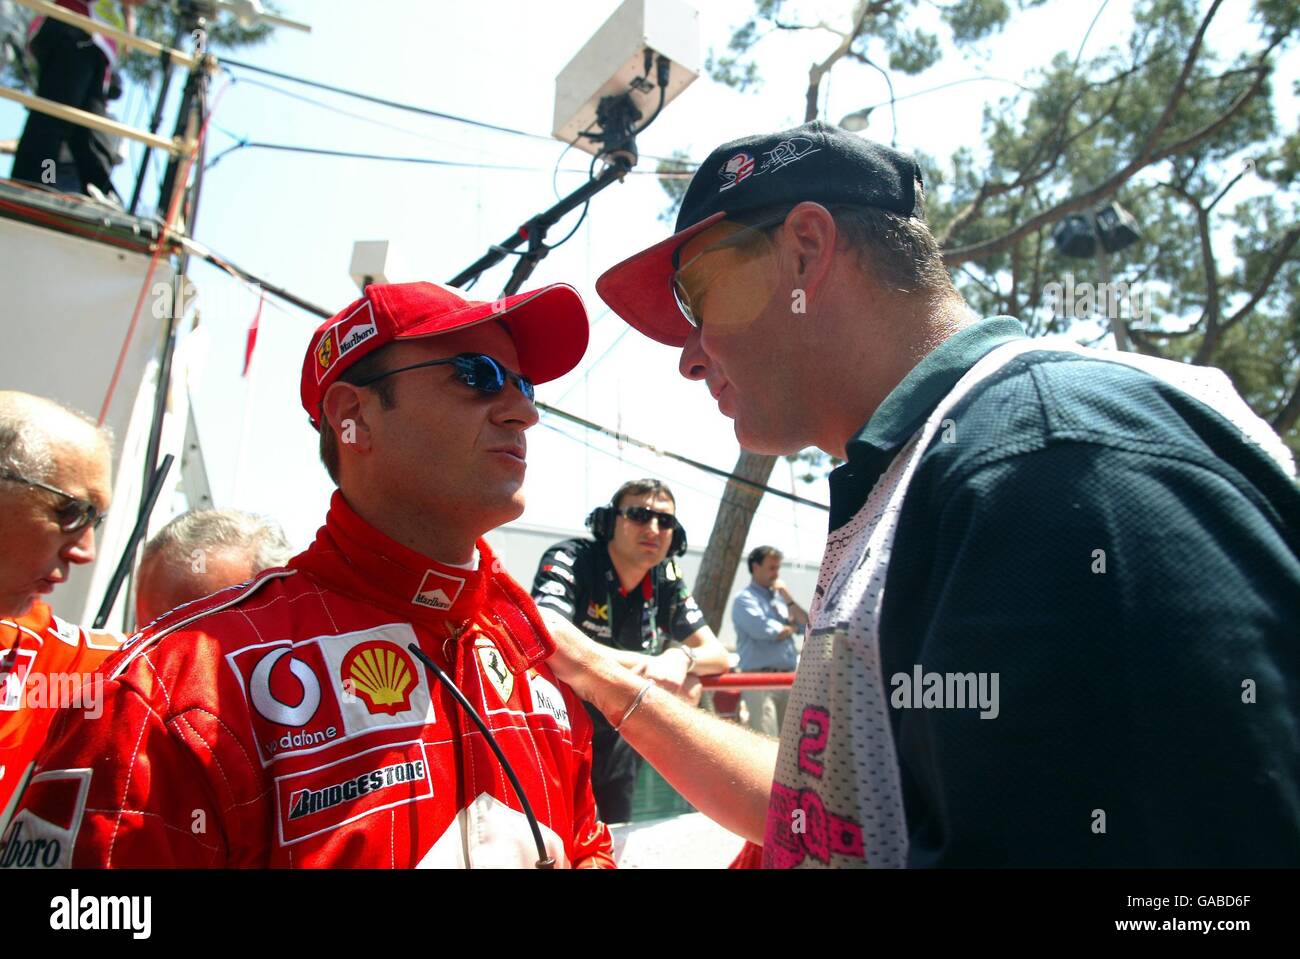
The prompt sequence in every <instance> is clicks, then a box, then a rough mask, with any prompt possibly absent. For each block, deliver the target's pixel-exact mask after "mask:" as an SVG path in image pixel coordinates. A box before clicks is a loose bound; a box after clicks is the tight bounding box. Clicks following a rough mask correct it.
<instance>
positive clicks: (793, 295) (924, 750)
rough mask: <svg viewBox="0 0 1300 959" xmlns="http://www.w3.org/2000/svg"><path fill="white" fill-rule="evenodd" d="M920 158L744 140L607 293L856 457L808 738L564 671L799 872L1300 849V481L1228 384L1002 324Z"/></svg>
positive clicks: (810, 648) (706, 375)
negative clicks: (932, 199) (940, 238)
mask: <svg viewBox="0 0 1300 959" xmlns="http://www.w3.org/2000/svg"><path fill="white" fill-rule="evenodd" d="M922 201H923V192H922V188H921V173H920V169H919V167H918V166H917V163H916V161H915V160H913V159H912V158H911V157H909V156H906V155H904V154H901V153H899V152H897V151H895V150H891V149H889V148H888V147H884V146H880V145H878V144H874V143H871V142H869V141H867V140H864V139H861V138H859V137H857V136H854V135H853V134H850V133H848V132H846V131H844V130H840V129H837V128H835V127H830V126H827V125H825V124H821V123H810V124H806V125H804V126H802V127H798V128H796V129H793V130H787V131H784V132H782V133H776V134H770V135H768V134H765V135H759V136H753V137H746V138H744V139H743V140H738V141H734V142H731V143H726V144H723V145H722V146H720V147H719V148H718V149H717V150H715V151H714V152H713V153H712V154H711V155H710V156H709V157H708V158H707V159H706V160H705V161H704V162H703V163H702V164H701V165H700V169H699V171H698V172H697V173H696V175H695V177H694V178H693V179H692V181H691V184H690V186H689V187H688V189H687V191H686V194H685V197H684V199H683V203H682V209H681V214H680V216H679V218H678V223H677V227H678V230H677V233H676V234H675V235H673V236H672V237H670V238H668V239H666V240H664V241H662V242H660V243H658V244H656V245H654V246H652V247H651V248H649V249H647V250H645V251H643V252H642V253H640V254H637V255H636V256H634V257H632V258H631V259H629V260H626V261H624V262H623V263H620V264H618V265H617V266H615V267H614V268H612V269H611V270H609V271H608V272H607V273H606V274H605V275H604V276H603V277H601V279H600V280H599V281H598V283H597V291H598V292H599V293H600V295H601V296H602V297H603V298H604V299H605V301H606V302H607V303H608V304H609V305H610V306H611V307H612V308H613V309H614V310H615V311H616V312H617V313H618V314H619V315H620V316H622V317H623V318H624V319H625V320H626V321H627V322H628V323H630V324H631V325H632V326H634V327H636V328H637V329H638V330H640V331H641V332H642V333H644V334H646V335H647V336H650V337H651V338H653V339H656V340H658V341H660V342H662V343H666V344H669V345H671V346H674V347H678V348H680V349H681V358H680V361H679V369H680V371H681V373H682V375H683V376H685V377H686V378H688V379H692V380H698V381H702V382H703V383H705V384H706V385H707V386H708V389H709V391H710V393H711V394H712V396H713V397H714V399H715V400H716V402H717V405H718V409H719V410H720V411H721V412H722V413H723V414H724V415H726V416H728V417H730V418H732V419H733V420H734V424H735V425H734V429H735V433H736V436H737V438H738V439H739V441H740V443H741V445H742V446H743V447H745V448H747V449H750V450H753V451H755V452H759V453H769V454H786V453H794V452H796V451H798V450H800V449H802V448H804V447H807V446H817V447H819V448H821V449H822V450H824V451H825V452H827V453H829V454H831V455H834V456H837V457H840V458H842V459H844V460H846V462H845V464H844V465H843V466H841V467H840V468H838V469H837V470H836V471H835V472H834V473H832V475H831V477H830V532H829V536H828V539H827V544H826V553H825V557H824V560H823V563H822V569H821V573H820V576H819V580H818V584H817V588H816V591H815V597H814V602H813V608H812V609H811V610H810V613H809V619H810V629H809V633H808V636H807V639H806V642H805V645H804V649H803V655H802V658H801V661H800V664H799V670H798V675H797V679H796V681H795V684H794V688H793V689H792V691H791V699H790V704H789V710H788V712H787V713H786V721H785V724H784V726H783V729H782V734H781V738H780V741H779V744H778V743H777V742H776V741H773V740H770V739H763V738H759V737H757V736H753V735H751V734H749V733H748V732H747V731H745V730H741V729H738V728H736V727H734V726H728V725H726V724H722V723H718V722H713V721H711V717H708V716H704V715H699V714H698V713H696V712H694V711H691V710H686V709H683V708H682V707H681V705H680V704H679V703H677V702H676V701H675V700H674V699H673V698H672V697H671V696H666V695H663V694H662V693H661V692H660V691H659V690H657V689H654V688H653V687H650V686H648V685H647V684H646V683H645V681H644V680H643V679H641V678H640V677H636V676H634V675H632V674H631V673H629V672H627V671H620V670H619V669H618V668H617V667H616V666H613V665H611V664H609V663H608V662H607V661H606V660H604V659H603V658H600V657H596V656H591V655H589V653H588V652H587V649H586V647H585V645H584V644H583V642H582V641H581V639H580V638H578V637H566V638H565V640H564V643H563V644H562V654H563V655H557V656H556V657H553V659H552V663H553V664H554V665H555V668H556V670H557V672H559V673H560V674H561V675H562V676H563V677H566V678H569V679H570V681H571V682H573V683H574V685H575V687H576V688H578V689H579V691H580V692H581V693H582V694H583V695H584V696H585V697H586V698H588V699H589V700H591V701H592V702H594V703H595V704H596V706H597V707H598V708H599V709H600V711H601V712H602V713H603V714H604V715H605V716H607V717H613V718H615V719H619V718H621V722H622V727H621V728H622V732H623V735H624V737H625V738H626V739H627V740H628V741H629V742H630V743H631V744H632V745H633V746H634V747H635V748H636V749H637V750H638V751H639V752H640V753H641V754H642V755H643V756H644V757H645V758H646V759H647V760H648V761H650V762H651V763H653V764H654V765H655V766H656V767H657V768H658V769H659V771H660V772H661V773H663V774H664V775H665V776H666V777H667V779H668V780H669V781H670V782H671V783H673V784H674V785H675V786H677V787H678V789H679V790H681V792H682V793H683V795H685V796H686V798H687V799H688V800H690V801H691V802H693V803H694V804H695V805H696V806H697V808H699V809H700V810H702V811H704V812H706V813H708V814H709V815H711V816H713V817H714V818H715V819H717V820H718V821H719V822H722V823H723V824H724V825H728V826H729V827H730V828H732V829H733V830H734V831H736V832H738V833H741V834H743V835H744V836H746V837H747V838H749V839H750V840H752V841H754V842H756V843H757V842H761V843H762V845H763V850H762V857H763V862H764V864H765V865H768V866H772V867H784V868H792V867H796V866H802V867H861V866H871V867H882V866H883V867H902V866H967V867H969V866H984V867H988V866H1062V865H1070V866H1112V867H1113V866H1124V867H1135V866H1145V867H1171V866H1219V867H1223V866H1283V865H1294V864H1295V863H1296V862H1297V861H1300V800H1297V797H1298V796H1300V766H1297V763H1296V756H1297V755H1300V734H1298V730H1300V698H1298V697H1297V689H1298V688H1300V686H1298V685H1297V682H1296V677H1297V676H1300V644H1297V643H1296V624H1297V623H1298V622H1300V492H1297V488H1296V485H1295V481H1294V475H1295V469H1294V465H1293V462H1292V457H1291V454H1290V453H1289V451H1288V450H1287V449H1286V447H1285V446H1284V445H1283V444H1282V443H1281V441H1280V440H1279V438H1278V437H1277V435H1276V434H1275V433H1273V432H1272V431H1271V430H1270V428H1269V427H1268V425H1267V424H1266V423H1264V422H1263V421H1262V420H1261V419H1260V418H1259V417H1258V416H1256V415H1255V414H1253V413H1252V412H1251V411H1250V409H1249V408H1248V407H1247V406H1246V404H1245V402H1244V401H1243V400H1242V399H1241V398H1240V397H1239V396H1238V395H1237V394H1236V392H1235V391H1234V390H1233V388H1232V385H1231V383H1230V382H1229V381H1228V380H1227V377H1226V376H1224V375H1223V374H1222V373H1221V372H1219V371H1217V370H1207V369H1202V368H1197V367H1192V366H1188V365H1184V364H1179V363H1170V362H1167V361H1163V360H1155V359H1153V358H1151V357H1145V356H1135V355H1133V354H1128V353H1122V352H1116V351H1101V350H1089V349H1085V348H1082V347H1079V346H1078V345H1077V344H1075V343H1073V342H1071V341H1069V340H1066V339H1064V338H1052V339H1045V340H1031V339H1029V338H1028V337H1027V336H1026V335H1025V331H1024V329H1023V327H1022V326H1021V325H1020V324H1019V323H1018V322H1017V321H1016V320H1014V319H1012V318H1010V317H990V318H985V319H978V318H976V317H974V316H973V315H971V314H970V312H969V310H968V308H967V307H966V304H965V303H964V302H963V300H962V299H961V297H960V296H959V295H958V293H957V292H956V290H955V289H954V288H953V286H952V283H951V281H950V279H949V277H948V274H947V270H946V269H945V266H944V262H943V257H942V254H941V253H940V251H939V249H938V247H937V244H936V243H935V241H934V238H933V237H932V236H931V234H930V232H929V229H928V228H927V227H926V225H925V222H924V218H923V204H922Z"/></svg>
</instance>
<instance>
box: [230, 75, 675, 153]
mask: <svg viewBox="0 0 1300 959" xmlns="http://www.w3.org/2000/svg"><path fill="white" fill-rule="evenodd" d="M661 59H664V58H661ZM222 64H223V65H226V64H228V65H230V66H233V67H239V68H241V69H244V70H252V71H253V72H255V73H264V74H267V75H268V76H272V77H277V78H279V79H282V80H288V81H290V82H292V83H301V84H302V85H304V86H308V87H315V88H317V89H319V90H326V91H328V92H330V93H337V94H339V95H340V96H345V97H353V98H354V99H357V100H365V101H366V102H368V103H377V104H379V105H380V106H386V107H391V108H393V109H394V110H405V111H406V112H408V113H416V114H420V115H421V116H430V117H436V118H437V119H440V120H452V121H454V122H456V123H466V124H469V125H470V126H476V127H482V128H484V129H487V130H495V131H496V132H498V133H511V134H514V135H515V136H521V137H527V138H528V139H530V140H542V141H545V142H547V143H551V142H553V141H554V138H553V137H548V136H543V135H542V134H540V133H529V132H528V131H527V130H516V129H514V128H513V127H503V126H499V125H498V124H495V123H485V122H483V121H482V120H471V119H469V118H468V117H460V116H456V115H455V114H451V113H442V112H440V111H438V110H429V109H426V108H424V107H417V106H412V105H411V104H407V103H398V102H397V101H395V100H386V99H383V98H382V97H374V96H371V95H369V94H367V93H358V92H356V91H355V90H347V89H345V88H343V87H335V86H331V85H329V84H327V83H318V82H316V81H314V80H306V79H303V78H302V77H295V76H292V75H290V74H287V73H278V72H276V71H275V70H268V69H266V68H265V67H255V66H253V65H252V64H251V63H241V62H240V61H238V60H230V59H226V58H223V59H222ZM247 82H248V83H250V84H253V85H255V86H260V87H262V88H263V89H266V90H272V91H274V92H276V93H280V94H284V95H285V96H289V97H292V96H294V94H292V93H290V92H289V91H288V90H281V89H280V88H279V87H273V86H271V85H270V84H267V83H254V81H251V80H250V81H247ZM662 94H663V91H662V90H661V95H662ZM298 99H304V98H301V97H299V98H298ZM307 102H308V103H314V104H316V105H317V106H321V107H324V108H325V109H333V110H335V112H337V113H340V114H342V115H343V116H350V117H354V118H356V119H359V120H363V121H365V122H374V123H380V124H381V125H384V126H389V124H383V122H382V121H378V120H373V121H371V120H367V118H365V117H361V116H358V115H357V114H354V113H349V112H348V111H346V110H339V109H338V108H336V107H330V106H329V105H328V104H324V103H320V102H319V101H315V100H307ZM659 109H663V104H662V103H661V104H660V107H659ZM658 115H659V113H658V110H656V111H655V116H658ZM651 119H653V117H652V118H651ZM649 125H650V124H649V121H647V122H646V123H645V124H643V125H642V127H641V129H642V130H644V129H645V128H646V127H647V126H649ZM393 129H396V130H401V131H402V132H405V133H410V134H411V135H413V136H420V134H417V133H415V132H414V131H412V130H404V129H403V128H402V127H393ZM586 133H587V131H585V130H584V131H583V132H582V133H580V134H579V136H585V135H586ZM642 156H643V157H644V158H645V159H647V160H655V161H656V162H660V161H662V162H668V161H669V160H670V159H672V158H670V157H660V156H653V155H651V154H649V153H645V154H642ZM673 162H680V163H684V164H685V165H686V166H688V167H690V168H691V171H693V170H695V169H698V168H699V164H698V163H695V162H694V161H689V160H687V161H682V160H676V161H673ZM629 172H630V173H641V172H642V171H641V170H630V171H629ZM688 172H690V171H688Z"/></svg>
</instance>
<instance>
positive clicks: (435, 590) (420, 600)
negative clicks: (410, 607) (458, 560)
mask: <svg viewBox="0 0 1300 959" xmlns="http://www.w3.org/2000/svg"><path fill="white" fill-rule="evenodd" d="M464 588H465V580H463V579H461V578H460V577H459V576H449V575H447V574H446V573H440V572H438V571H437V570H436V569H430V570H426V571H425V573H424V579H423V580H421V581H420V588H419V589H418V590H417V591H416V593H415V596H414V597H413V598H412V599H411V602H413V603H414V604H415V605H416V606H427V607H428V608H429V609H441V610H448V609H451V607H452V606H453V605H454V604H455V602H456V598H457V597H458V596H460V591H461V590H462V589H464Z"/></svg>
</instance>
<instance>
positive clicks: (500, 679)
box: [474, 638, 515, 705]
mask: <svg viewBox="0 0 1300 959" xmlns="http://www.w3.org/2000/svg"><path fill="white" fill-rule="evenodd" d="M474 652H475V653H477V654H478V661H479V665H480V666H481V667H482V673H483V675H484V676H486V677H487V678H488V682H490V683H491V684H492V688H493V689H495V690H496V691H497V695H498V696H500V697H501V703H502V705H504V704H505V703H508V702H509V701H510V694H511V693H513V692H514V691H515V677H514V674H513V673H511V672H510V670H508V669H506V664H505V661H504V660H502V658H501V653H500V651H499V650H498V649H497V648H496V646H494V645H493V643H492V640H490V639H487V638H480V639H476V640H475V641H474Z"/></svg>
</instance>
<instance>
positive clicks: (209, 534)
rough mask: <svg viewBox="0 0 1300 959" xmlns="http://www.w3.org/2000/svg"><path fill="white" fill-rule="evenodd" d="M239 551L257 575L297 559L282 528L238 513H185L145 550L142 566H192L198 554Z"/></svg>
mask: <svg viewBox="0 0 1300 959" xmlns="http://www.w3.org/2000/svg"><path fill="white" fill-rule="evenodd" d="M210 549H211V550H220V549H237V550H241V551H243V552H244V554H245V555H247V556H248V559H249V562H250V564H251V565H252V568H253V572H254V573H260V572H261V571H262V570H264V569H270V568H271V567H273V566H283V565H284V564H285V563H286V562H288V560H289V557H291V556H292V555H293V548H292V547H291V546H290V545H289V541H288V540H287V539H285V536H284V530H282V529H281V528H280V524H279V523H277V522H276V521H275V520H273V519H268V518H267V517H265V516H258V515H257V514H256V513H246V512H244V511H243V510H238V509H196V510H190V511H189V512H188V513H182V514H181V515H180V516H177V517H176V518H175V519H173V520H172V521H171V522H170V523H168V524H167V525H166V526H164V527H163V528H162V529H160V530H159V531H158V533H157V534H156V535H155V536H154V538H153V539H151V540H149V542H148V543H146V544H145V547H144V555H143V556H142V558H141V560H140V565H141V566H144V565H145V564H146V563H149V562H152V561H153V560H154V559H157V558H160V557H164V556H165V557H166V558H168V559H171V560H174V561H177V562H187V563H188V562H189V560H190V557H191V556H192V555H193V553H194V551H195V550H204V551H206V550H210Z"/></svg>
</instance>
